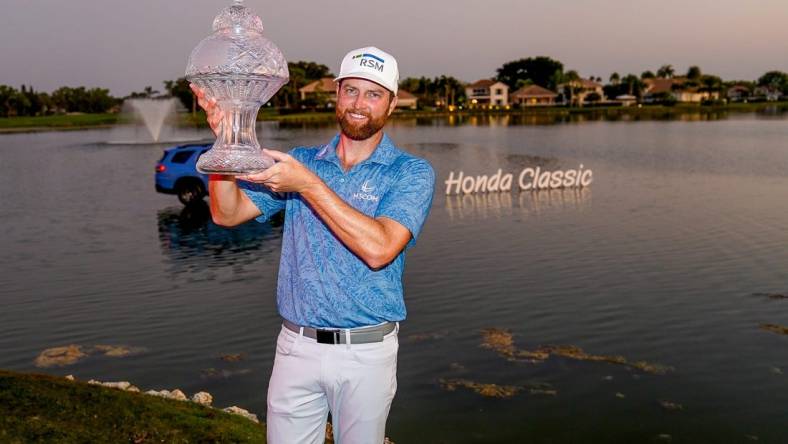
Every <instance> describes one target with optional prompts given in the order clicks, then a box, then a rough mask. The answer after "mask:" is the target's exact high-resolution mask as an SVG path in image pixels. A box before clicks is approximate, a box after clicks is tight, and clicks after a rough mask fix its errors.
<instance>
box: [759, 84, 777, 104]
mask: <svg viewBox="0 0 788 444" xmlns="http://www.w3.org/2000/svg"><path fill="white" fill-rule="evenodd" d="M752 95H753V97H755V98H756V99H758V100H766V101H767V102H774V101H776V100H780V96H781V95H782V94H781V91H780V90H779V89H777V88H774V87H772V86H759V87H757V88H755V90H754V91H753V92H752Z"/></svg>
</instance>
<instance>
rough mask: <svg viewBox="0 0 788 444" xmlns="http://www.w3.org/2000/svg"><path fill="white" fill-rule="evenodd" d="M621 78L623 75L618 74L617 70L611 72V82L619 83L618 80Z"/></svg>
mask: <svg viewBox="0 0 788 444" xmlns="http://www.w3.org/2000/svg"><path fill="white" fill-rule="evenodd" d="M620 80H621V76H619V75H618V73H617V72H614V73H613V74H610V83H611V84H613V85H618V82H619V81H620Z"/></svg>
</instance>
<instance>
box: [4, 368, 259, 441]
mask: <svg viewBox="0 0 788 444" xmlns="http://www.w3.org/2000/svg"><path fill="white" fill-rule="evenodd" d="M0 441H1V442H4V443H20V444H21V443H28V442H58V443H64V444H67V443H77V442H79V443H82V442H97V443H98V442H130V443H153V442H168V443H186V442H237V443H245V442H248V443H253V442H254V443H264V442H265V441H266V439H265V425H264V424H258V423H255V422H253V421H250V420H249V419H247V418H244V417H242V416H239V415H236V414H231V413H226V412H224V411H222V410H219V409H214V408H211V407H208V406H205V405H201V404H198V403H196V402H184V401H178V400H174V399H166V398H164V397H160V396H151V395H146V394H143V393H138V392H134V391H125V390H122V389H118V388H110V387H106V386H101V385H97V384H90V383H87V382H83V381H78V380H70V378H62V377H57V376H50V375H43V374H28V373H17V372H11V371H7V370H0Z"/></svg>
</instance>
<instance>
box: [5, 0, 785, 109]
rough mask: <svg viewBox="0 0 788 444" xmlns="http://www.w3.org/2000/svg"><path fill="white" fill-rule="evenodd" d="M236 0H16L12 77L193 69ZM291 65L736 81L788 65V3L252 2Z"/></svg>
mask: <svg viewBox="0 0 788 444" xmlns="http://www.w3.org/2000/svg"><path fill="white" fill-rule="evenodd" d="M231 3H232V2H231V0H189V1H186V0H133V1H129V0H126V1H121V0H103V1H99V0H3V2H2V10H3V13H2V14H0V84H7V85H11V86H15V87H17V88H18V87H19V86H20V85H21V84H27V85H33V86H34V87H35V88H36V89H37V90H41V91H52V90H54V89H56V88H58V87H60V86H86V87H102V88H109V89H110V91H111V93H112V94H113V95H115V96H124V95H127V94H128V93H130V92H131V91H140V90H142V89H143V88H144V87H145V86H148V85H150V86H152V87H153V88H154V89H158V90H162V89H163V85H162V81H164V80H168V79H176V78H178V77H181V76H183V75H184V70H185V69H186V62H187V59H188V56H189V54H190V53H191V50H192V49H193V48H194V46H195V45H196V44H197V43H198V42H199V41H200V40H201V39H203V38H204V37H206V36H207V35H209V34H210V32H211V23H212V21H213V18H214V16H215V15H216V14H217V13H218V12H219V10H221V9H222V8H223V7H224V6H226V5H229V4H231ZM245 4H246V6H248V7H250V8H252V9H253V10H254V11H255V12H257V13H258V14H259V15H260V17H261V18H262V21H263V25H264V26H265V34H266V36H267V37H268V38H269V39H271V40H272V41H274V43H276V44H277V45H278V46H279V48H280V49H281V50H282V52H283V53H284V55H285V57H286V58H287V60H289V61H298V60H309V61H315V62H319V63H323V64H325V65H327V66H328V67H329V68H330V69H331V70H332V71H333V72H335V73H336V72H337V71H338V70H339V63H340V61H341V59H342V56H343V55H344V54H345V53H346V52H348V51H350V50H352V49H355V48H360V47H363V46H368V45H374V46H378V47H379V48H381V49H383V50H385V51H387V52H389V53H391V54H393V55H394V56H395V57H396V58H397V61H398V62H399V66H400V77H401V78H404V77H408V76H415V77H418V76H422V75H424V76H429V77H433V76H437V75H441V74H447V75H452V76H455V77H457V78H459V79H460V80H463V81H469V82H471V81H475V80H478V79H482V78H489V77H493V76H495V73H496V69H497V68H498V67H500V66H501V65H502V64H504V63H505V62H507V61H511V60H516V59H519V58H524V57H532V56H540V55H541V56H549V57H552V58H554V59H557V60H559V61H561V62H562V63H563V64H564V69H566V70H568V69H575V70H577V71H578V72H579V73H580V75H581V76H583V77H588V76H599V77H602V78H603V79H604V80H607V79H608V78H609V76H610V74H611V73H612V72H618V73H619V74H621V75H622V76H623V75H625V74H627V73H634V74H638V75H639V74H640V73H641V72H643V71H645V70H651V71H656V70H657V69H658V68H659V67H660V66H661V65H663V64H671V65H673V67H674V68H675V70H676V72H677V73H684V72H686V70H687V68H688V67H689V66H691V65H698V66H700V68H701V69H702V71H703V72H704V73H710V74H716V75H719V76H721V77H722V78H723V79H725V80H733V79H743V80H755V79H757V78H758V77H759V76H760V75H761V74H763V73H764V72H766V71H769V70H775V69H776V70H781V71H786V72H788V25H786V23H788V0H682V1H679V0H659V1H657V0H649V1H645V0H520V1H515V0H475V1H469V0H453V1H448V0H440V1H436V0H397V1H392V0H388V1H380V0H365V1H351V0H332V1H330V2H329V1H324V0H323V1H321V0H309V1H308V0H287V1H274V0H246V1H245Z"/></svg>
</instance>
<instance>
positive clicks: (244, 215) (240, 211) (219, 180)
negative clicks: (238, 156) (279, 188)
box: [208, 174, 263, 227]
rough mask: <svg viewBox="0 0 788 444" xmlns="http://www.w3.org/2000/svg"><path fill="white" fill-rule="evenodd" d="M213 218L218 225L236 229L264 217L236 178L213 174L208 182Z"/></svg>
mask: <svg viewBox="0 0 788 444" xmlns="http://www.w3.org/2000/svg"><path fill="white" fill-rule="evenodd" d="M208 196H209V197H210V201H211V218H212V219H213V222H214V223H215V224H217V225H222V226H225V227H234V226H236V225H240V224H242V223H244V222H246V221H248V220H251V219H254V218H255V217H258V216H260V215H262V214H263V213H262V211H260V209H259V208H258V207H257V205H255V204H254V202H252V200H251V199H250V198H249V196H247V195H246V193H244V192H243V190H241V189H240V188H239V187H238V185H237V184H236V183H235V177H233V176H223V175H219V174H212V175H211V176H210V180H209V181H208Z"/></svg>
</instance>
